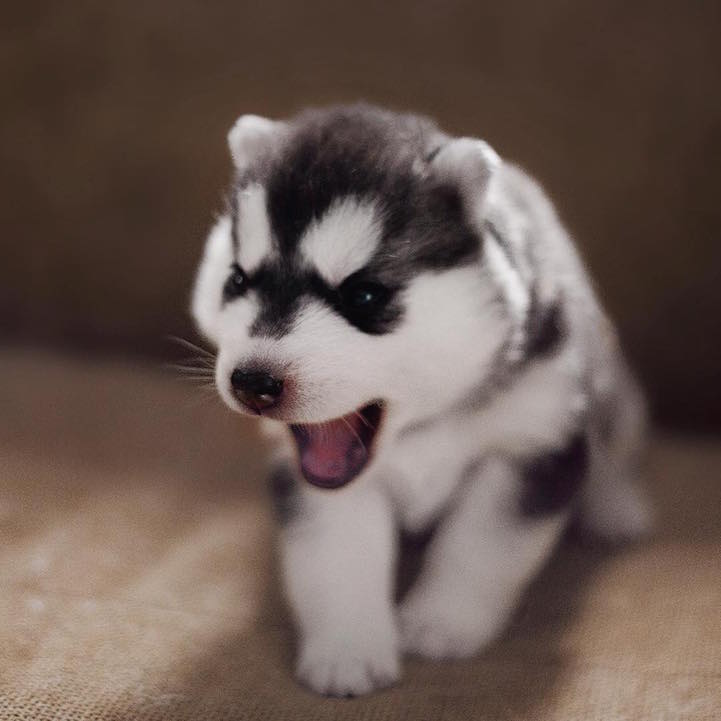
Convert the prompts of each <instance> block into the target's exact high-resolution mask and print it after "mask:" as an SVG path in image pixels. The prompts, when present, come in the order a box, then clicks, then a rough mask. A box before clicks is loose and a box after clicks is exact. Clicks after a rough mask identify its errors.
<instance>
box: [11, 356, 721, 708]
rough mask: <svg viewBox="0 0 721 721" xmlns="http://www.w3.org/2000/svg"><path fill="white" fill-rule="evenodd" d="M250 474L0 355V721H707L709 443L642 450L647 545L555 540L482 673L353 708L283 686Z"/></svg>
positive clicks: (209, 407) (237, 455) (189, 403)
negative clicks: (650, 503) (654, 518)
mask: <svg viewBox="0 0 721 721" xmlns="http://www.w3.org/2000/svg"><path fill="white" fill-rule="evenodd" d="M206 390H207V389H206ZM263 455H264V449H263V447H262V445H261V443H260V441H259V440H258V438H257V437H256V435H255V434H254V431H253V427H252V425H248V424H246V423H245V422H244V421H242V420H240V419H238V418H237V417H235V416H233V415H232V414H230V413H229V412H227V411H225V410H224V409H223V408H222V407H221V406H220V404H219V402H217V401H216V400H215V399H214V398H213V396H212V394H211V393H210V392H208V393H207V395H206V394H205V391H204V390H202V389H198V388H196V387H193V386H191V385H188V384H183V383H181V382H179V381H178V380H177V379H176V378H174V377H172V376H171V374H170V373H169V372H166V371H164V370H162V369H158V368H154V367H151V366H144V367H137V366H132V365H127V364H123V363H120V362H113V361H108V360H105V361H102V362H99V361H95V362H91V361H89V360H87V359H83V358H75V359H73V358H69V357H60V356H55V355H47V354H41V353H37V352H36V353H29V352H27V351H22V352H21V351H7V350H6V351H4V352H3V353H2V354H1V355H0V539H1V540H2V543H1V544H0V619H1V622H0V719H3V720H5V719H8V720H9V719H13V720H14V721H15V720H17V721H19V720H20V719H22V720H23V721H25V720H32V721H36V720H37V721H61V720H62V721H64V720H66V719H67V720H71V719H72V720H73V721H76V720H80V719H87V720H91V719H92V720H93V721H94V720H96V719H97V720H99V719H103V720H107V721H110V720H111V719H112V720H120V719H123V720H125V719H128V720H130V719H143V720H147V721H150V720H151V719H152V720H153V721H161V720H162V721H179V720H180V719H183V720H187V721H191V720H192V721H205V720H208V721H209V720H211V719H212V720H216V719H218V720H220V719H228V720H231V719H233V720H235V719H238V720H241V719H243V720H244V719H268V720H271V719H272V720H273V721H275V720H280V719H308V720H311V719H346V718H347V719H411V720H413V721H420V720H423V719H428V721H441V720H442V719H484V720H485V719H488V720H489V721H500V720H502V719H543V720H544V721H555V720H556V719H558V720H559V721H573V720H576V719H578V720H579V721H580V720H582V721H592V720H595V719H598V720H599V721H612V720H616V719H618V720H620V719H623V720H628V721H644V720H648V721H666V720H667V721H680V720H681V719H694V720H700V719H719V718H721V709H720V708H719V706H720V705H721V535H720V530H721V521H720V519H719V509H720V507H721V481H720V480H719V479H720V477H721V447H720V445H719V442H718V439H715V438H708V439H700V438H685V439H682V438H678V437H673V436H665V437H664V436H657V437H656V438H655V439H654V441H653V444H652V448H651V455H650V462H649V469H648V473H649V483H650V485H651V487H652V492H653V495H654V498H655V499H656V502H657V508H658V531H657V534H656V536H655V538H654V539H653V540H652V541H650V542H648V543H645V544H641V545H637V546H634V547H630V548H626V549H621V550H612V549H605V548H599V547H594V546H593V545H591V544H589V543H588V542H583V541H582V540H580V539H578V538H574V537H570V538H568V539H567V540H566V541H564V543H563V544H562V547H561V548H560V549H559V552H558V554H557V556H556V558H555V560H554V561H553V562H552V563H551V565H550V566H549V567H548V568H547V569H546V571H545V572H544V573H543V575H542V577H541V578H540V579H539V581H538V582H537V583H536V584H535V586H534V588H533V589H532V591H531V593H530V594H529V596H528V598H527V600H526V602H525V603H524V605H523V607H522V609H521V610H520V611H519V613H518V615H517V617H516V619H515V621H514V623H513V625H512V627H511V629H510V630H509V632H508V633H507V634H506V636H505V638H504V639H503V640H502V641H500V642H499V643H498V644H496V645H495V646H494V647H493V648H491V649H489V650H488V652H487V653H486V654H484V655H483V656H481V657H480V658H477V659H475V660H473V661H468V662H454V663H446V664H432V663H426V662H423V661H420V660H411V661H409V662H408V663H407V665H406V671H405V675H404V677H403V680H402V682H401V683H400V684H399V685H398V686H397V687H395V688H393V689H390V690H388V691H385V692H382V693H377V694H374V695H372V696H369V697H367V698H362V699H350V700H329V699H322V698H319V697H316V696H314V695H312V694H310V693H308V692H306V691H305V690H303V689H302V688H299V687H298V686H297V685H296V684H295V683H294V681H293V679H292V673H291V663H292V644H293V637H292V633H291V631H290V628H289V625H288V620H287V613H286V610H285V609H284V607H283V604H282V601H281V599H280V596H279V593H278V590H277V583H276V580H275V573H274V545H273V534H272V519H271V512H270V505H269V503H268V499H267V496H266V491H265V488H264V484H263V481H262V469H263Z"/></svg>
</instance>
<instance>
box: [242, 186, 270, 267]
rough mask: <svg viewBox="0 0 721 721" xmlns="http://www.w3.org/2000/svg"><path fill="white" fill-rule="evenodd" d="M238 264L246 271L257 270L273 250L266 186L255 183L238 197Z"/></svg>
mask: <svg viewBox="0 0 721 721" xmlns="http://www.w3.org/2000/svg"><path fill="white" fill-rule="evenodd" d="M237 232H238V264H239V265H240V267H241V268H242V269H243V270H244V271H245V272H246V273H252V272H253V271H255V270H257V268H258V266H259V265H260V264H261V262H262V261H263V259H264V258H266V257H267V256H269V255H270V253H271V251H272V247H273V246H272V241H271V234H270V220H269V219H268V211H267V209H266V206H265V188H264V187H263V186H262V185H258V184H257V183H254V184H252V185H249V186H248V187H247V188H245V189H244V190H242V191H241V193H240V196H239V197H238V228H237Z"/></svg>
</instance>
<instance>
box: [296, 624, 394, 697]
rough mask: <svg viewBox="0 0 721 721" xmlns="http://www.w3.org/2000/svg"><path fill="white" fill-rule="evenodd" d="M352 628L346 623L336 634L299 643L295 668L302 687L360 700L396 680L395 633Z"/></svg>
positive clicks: (320, 635) (392, 630)
mask: <svg viewBox="0 0 721 721" xmlns="http://www.w3.org/2000/svg"><path fill="white" fill-rule="evenodd" d="M352 624H353V622H352V621H350V620H349V622H348V625H347V626H346V627H345V628H343V629H339V630H338V632H337V633H335V634H333V633H330V632H329V630H328V629H327V630H326V631H324V633H323V634H318V635H316V636H313V637H311V638H308V639H307V640H306V641H304V642H303V643H302V645H301V648H300V655H299V657H298V663H297V667H296V676H297V677H298V680H299V681H300V682H301V683H302V684H304V685H305V686H307V687H308V688H310V689H312V690H313V691H317V692H318V693H321V694H325V695H326V696H360V695H362V694H366V693H369V692H370V691H374V690H376V689H380V688H384V687H385V686H390V685H391V684H393V683H395V682H396V681H397V680H398V678H399V676H400V664H399V654H398V641H397V634H396V632H395V629H392V628H391V629H386V630H385V632H381V631H380V630H379V629H378V628H371V629H369V628H365V629H361V628H358V627H355V628H354V627H352ZM364 631H365V632H364Z"/></svg>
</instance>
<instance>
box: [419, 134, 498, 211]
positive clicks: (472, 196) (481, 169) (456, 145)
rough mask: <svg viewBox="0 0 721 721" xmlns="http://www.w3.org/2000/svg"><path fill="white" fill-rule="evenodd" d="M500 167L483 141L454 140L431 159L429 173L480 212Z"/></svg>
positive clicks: (474, 139)
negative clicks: (455, 191) (447, 183)
mask: <svg viewBox="0 0 721 721" xmlns="http://www.w3.org/2000/svg"><path fill="white" fill-rule="evenodd" d="M500 166H501V158H500V157H499V156H498V153H496V151H495V150H494V149H493V148H492V147H491V146H490V145H489V144H488V143H486V142H485V141H484V140H478V139H477V138H454V139H453V140H449V141H448V142H447V143H446V144H445V145H443V146H441V148H440V149H439V150H438V151H437V152H436V153H435V155H434V156H433V157H432V158H431V160H430V166H429V170H430V172H431V173H432V174H433V175H435V176H436V177H437V178H439V179H440V180H443V181H447V182H451V183H453V184H454V185H456V186H457V187H459V188H460V191H461V194H462V196H463V199H464V202H465V203H466V205H467V207H468V208H469V209H472V210H475V211H478V210H480V209H481V208H482V207H483V204H484V201H485V199H486V195H487V194H488V188H489V187H490V184H491V182H492V180H493V176H494V175H495V174H496V172H497V170H498V169H499V168H500Z"/></svg>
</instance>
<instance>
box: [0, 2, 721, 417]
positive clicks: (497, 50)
mask: <svg viewBox="0 0 721 721" xmlns="http://www.w3.org/2000/svg"><path fill="white" fill-rule="evenodd" d="M3 10H4V13H3V20H4V22H3V23H2V25H0V59H2V62H1V63H0V73H2V79H3V82H2V83H0V98H2V108H3V112H2V113H0V158H1V159H2V163H0V168H1V169H2V170H1V171H0V196H1V197H2V199H3V202H2V203H0V227H2V228H3V232H2V233H0V259H1V261H2V262H0V333H7V334H12V335H13V336H14V337H25V338H30V339H32V340H36V339H41V338H42V339H46V340H55V341H57V340H67V339H68V338H72V339H73V340H74V341H75V342H78V343H81V342H82V343H86V344H91V343H92V344H94V345H96V346H97V345H100V346H105V347H110V346H112V347H114V348H123V349H125V348H127V347H133V348H135V349H137V350H138V351H144V352H148V351H149V350H151V349H152V350H154V351H155V352H158V346H161V339H162V337H163V336H164V334H165V333H167V332H169V331H170V332H176V333H186V332H187V329H188V327H189V319H188V317H187V314H186V312H185V309H186V306H187V295H188V289H189V286H190V281H191V278H192V274H193V270H194V267H195V264H196V261H197V259H198V257H199V255H200V249H201V239H202V236H203V234H204V232H205V231H206V229H207V228H208V225H209V223H210V219H211V214H212V213H213V212H214V211H216V210H217V209H218V208H220V207H222V204H221V200H220V196H221V188H222V187H223V186H224V185H225V183H226V181H227V180H228V177H229V174H230V163H229V158H228V152H227V150H226V147H225V135H226V133H227V131H228V128H229V127H230V126H231V124H232V123H233V121H234V120H235V118H236V117H237V116H238V115H239V114H240V113H244V112H252V113H260V114H266V115H271V116H273V117H282V116H286V115H288V114H289V113H292V112H294V111H295V110H297V109H299V108H301V107H303V106H305V105H309V104H319V103H328V102H337V101H349V100H351V101H352V100H357V99H359V98H365V99H367V100H371V101H374V102H379V103H383V104H388V105H391V106H393V107H396V108H399V109H413V110H417V111H421V112H426V113H429V114H431V115H433V116H434V117H436V118H438V120H439V121H440V122H441V123H442V124H443V125H444V127H446V128H448V129H449V130H450V131H452V132H454V133H459V134H464V135H469V134H472V135H480V136H483V137H485V138H486V139H488V140H489V141H490V142H491V143H492V144H493V145H494V146H496V147H497V149H498V150H499V152H500V153H501V154H502V155H504V157H508V158H511V159H513V160H516V161H518V162H520V163H522V164H523V165H525V166H526V167H528V169H529V170H530V171H531V172H533V173H534V174H536V175H537V176H538V177H539V178H541V179H542V181H543V182H544V184H545V185H546V186H547V188H548V190H549V192H550V193H551V195H552V196H553V197H554V199H555V200H556V201H557V203H558V206H559V208H560V210H561V212H562V214H563V217H564V218H565V219H566V220H567V221H568V223H569V225H570V227H571V229H572V230H573V231H574V232H575V233H576V236H577V238H578V243H579V245H580V247H581V249H582V251H583V253H584V255H585V257H586V258H587V259H588V262H589V264H590V267H591V269H592V271H593V274H594V277H595V278H596V280H597V281H598V287H599V289H600V291H601V293H602V295H603V297H604V299H605V300H606V301H607V303H608V306H609V308H610V310H611V312H612V314H613V316H614V318H616V319H618V322H619V326H620V329H621V333H622V337H623V338H624V340H625V343H626V346H627V348H628V350H629V353H630V355H631V357H632V359H633V361H634V362H635V364H636V365H638V367H639V370H640V372H641V375H642V376H643V378H644V380H645V383H646V385H647V387H648V388H649V390H650V391H651V395H652V398H653V400H654V405H655V407H656V409H657V411H658V413H659V416H660V417H662V418H663V419H664V420H665V421H666V422H670V423H680V422H682V421H685V422H687V423H691V422H695V423H702V422H705V423H706V424H709V425H710V424H712V423H715V425H716V427H717V428H721V384H719V383H718V380H717V379H718V368H719V367H720V366H721V282H719V280H720V279H721V243H719V242H718V240H719V236H720V234H721V203H719V202H718V196H719V187H720V186H721V83H719V67H721V43H720V42H719V37H721V3H719V2H714V1H713V0H711V2H688V1H683V0H674V1H668V0H666V1H665V2H658V1H657V0H635V2H628V0H604V1H603V2H575V3H572V2H568V0H544V2H538V0H520V2H519V1H514V2H504V3H499V2H479V1H478V0H445V1H444V2H438V1H437V0H396V1H395V2H392V3H389V2H385V1H379V0H363V1H362V2H353V3H339V2H336V0H314V1H313V2H292V1H291V0H264V2H254V3H249V2H238V0H214V2H212V3H201V2H197V0H174V2H172V3H168V2H165V1H163V0H144V1H143V2H135V3H129V2H127V1H126V0H103V2H97V1H96V0H95V1H94V0H73V2H57V0H40V1H39V2H30V3H28V2H19V1H18V0H6V1H5V2H4V3H3ZM161 349H162V346H161Z"/></svg>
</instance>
